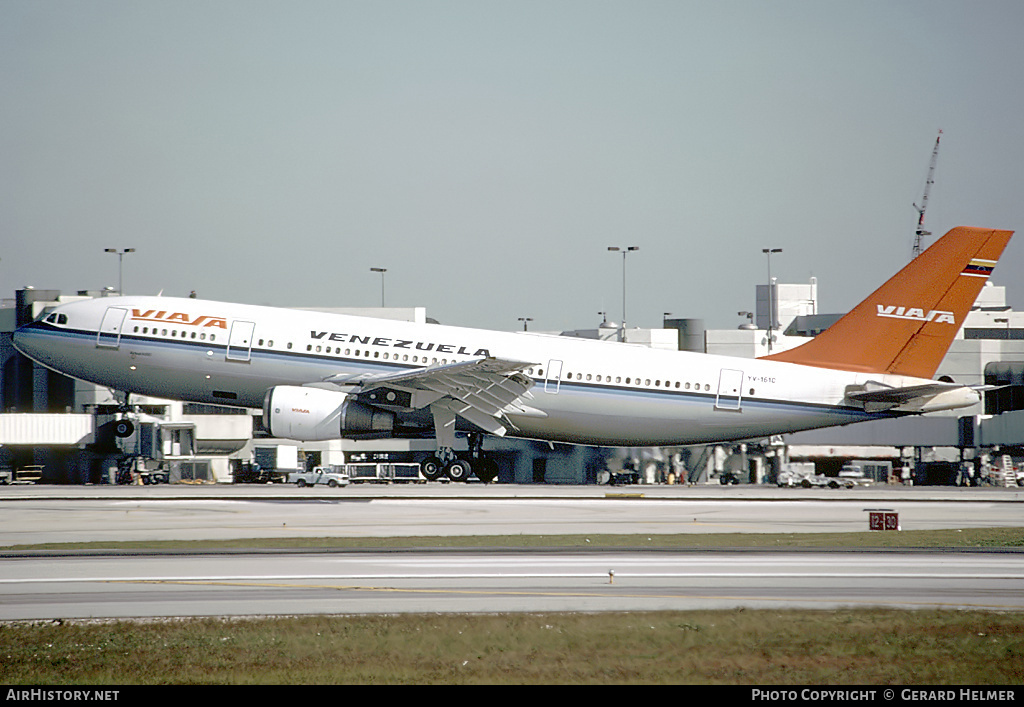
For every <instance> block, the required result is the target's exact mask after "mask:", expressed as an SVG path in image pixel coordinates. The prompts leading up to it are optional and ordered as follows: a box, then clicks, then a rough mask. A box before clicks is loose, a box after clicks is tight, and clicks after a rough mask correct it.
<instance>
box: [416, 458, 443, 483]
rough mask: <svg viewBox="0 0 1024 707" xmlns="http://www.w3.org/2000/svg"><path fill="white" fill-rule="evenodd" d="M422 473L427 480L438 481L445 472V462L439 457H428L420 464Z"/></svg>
mask: <svg viewBox="0 0 1024 707" xmlns="http://www.w3.org/2000/svg"><path fill="white" fill-rule="evenodd" d="M420 473H421V474H423V478H424V479H426V480H427V481H437V480H438V479H440V478H441V474H443V473H444V464H442V463H441V460H440V459H438V458H437V457H428V458H426V459H424V460H423V463H422V464H420Z"/></svg>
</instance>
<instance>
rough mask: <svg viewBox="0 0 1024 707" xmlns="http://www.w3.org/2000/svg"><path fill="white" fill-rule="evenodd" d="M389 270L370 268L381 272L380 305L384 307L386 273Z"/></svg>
mask: <svg viewBox="0 0 1024 707" xmlns="http://www.w3.org/2000/svg"><path fill="white" fill-rule="evenodd" d="M387 271H388V269H387V268H370V272H379V273H380V306H381V309H383V308H384V273H386V272H387Z"/></svg>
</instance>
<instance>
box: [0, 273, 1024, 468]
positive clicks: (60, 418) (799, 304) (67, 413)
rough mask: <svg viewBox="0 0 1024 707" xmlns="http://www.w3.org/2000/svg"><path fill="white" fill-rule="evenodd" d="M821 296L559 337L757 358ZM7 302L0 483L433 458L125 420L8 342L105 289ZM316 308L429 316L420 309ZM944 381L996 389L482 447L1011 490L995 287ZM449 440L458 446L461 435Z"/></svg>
mask: <svg viewBox="0 0 1024 707" xmlns="http://www.w3.org/2000/svg"><path fill="white" fill-rule="evenodd" d="M817 287H818V285H817V282H816V281H815V280H813V279H812V280H811V282H810V283H807V284H782V283H775V282H773V283H772V285H771V286H770V287H769V286H768V285H760V286H758V287H757V290H756V298H755V301H756V306H755V307H754V309H755V311H754V312H751V313H747V312H742V313H740V316H741V318H742V319H743V320H744V321H743V323H742V324H741V325H740V326H739V327H738V328H736V329H728V330H705V329H704V326H703V323H702V322H701V320H699V319H666V320H665V322H664V326H663V328H661V329H627V330H625V331H622V330H620V329H618V328H617V327H616V326H615V325H614V324H610V323H608V322H602V323H601V324H600V325H599V326H597V327H596V328H593V329H579V330H573V331H567V332H554V333H558V334H561V335H563V336H572V337H584V338H590V339H600V340H605V341H607V345H608V346H617V345H619V344H618V341H619V340H625V341H626V342H627V343H632V344H642V345H645V346H652V347H656V348H663V349H673V350H676V349H678V350H687V351H698V352H706V353H712V354H721V355H730V356H736V357H741V358H754V357H758V356H763V355H765V354H767V353H769V352H778V351H782V350H785V349H788V348H792V347H794V346H797V345H799V344H800V343H803V342H805V341H807V338H808V337H809V336H814V335H815V334H817V333H819V332H820V331H822V330H824V329H825V328H827V327H828V326H829V325H830V324H831V323H832V322H834V321H835V320H836V319H837V318H838V316H839V315H829V314H820V313H819V312H818V306H817V301H818V298H817ZM14 294H15V297H14V298H13V299H12V300H5V301H4V302H3V306H2V307H0V375H2V388H0V406H2V413H0V474H3V476H0V481H5V480H10V481H14V480H18V479H19V478H20V479H22V480H32V479H35V478H39V479H40V480H42V481H44V482H49V483H65V484H83V483H94V484H95V483H150V482H161V481H171V482H194V483H217V482H221V483H223V482H232V481H235V482H239V481H245V480H248V481H256V480H267V478H270V476H271V475H274V474H276V477H277V478H281V477H282V476H283V474H285V473H287V472H290V471H297V470H300V469H306V468H311V467H314V466H316V467H325V468H335V469H345V470H346V472H347V473H349V475H350V476H351V477H352V478H354V479H358V480H366V481H391V480H393V481H399V480H406V481H408V480H417V479H419V475H418V473H417V471H416V470H417V465H418V462H419V461H420V460H422V459H423V458H425V457H426V456H428V455H430V454H431V453H432V452H433V450H434V441H433V440H431V439H383V440H381V439H378V440H359V441H355V440H332V441H329V442H313V443H298V442H295V441H292V440H284V439H273V438H271V437H269V436H268V433H267V432H266V430H265V428H264V427H263V424H262V419H261V418H262V411H259V410H249V409H242V408H232V407H228V406H214V405H202V404H195V403H187V402H181V401H171V400H162V399H155V398H145V397H142V396H133V397H132V398H131V401H130V402H131V412H130V414H127V415H126V414H124V412H123V410H124V408H123V407H122V406H123V403H124V398H123V396H120V397H119V395H118V393H117V392H116V391H112V390H109V389H106V388H102V387H99V386H95V385H92V384H89V383H85V382H82V381H78V380H74V379H71V378H68V377H66V376H63V375H61V374H58V373H56V372H54V371H51V370H49V369H47V368H45V367H43V366H40V365H38V364H36V363H34V362H33V361H31V360H29V359H27V358H25V357H24V356H22V355H21V354H20V353H18V352H17V351H16V350H15V349H14V347H13V346H12V344H11V335H12V333H13V331H14V330H15V329H16V328H17V327H18V326H21V325H23V324H26V323H28V322H30V321H33V320H34V319H36V318H38V317H39V316H42V315H45V313H46V312H47V311H48V310H49V309H51V308H52V307H54V306H56V305H57V304H60V303H63V302H68V301H73V300H75V299H82V298H91V297H103V296H109V295H111V294H116V293H115V292H112V291H110V290H106V291H99V292H79V293H77V294H75V295H71V296H69V295H63V294H61V293H60V292H58V291H54V290H41V289H38V290H37V289H33V288H24V289H21V290H18V291H17V292H15V293H14ZM317 309H319V311H334V312H338V313H344V314H355V315H364V316H375V317H388V318H395V319H403V320H407V321H415V322H419V323H425V322H428V321H429V320H428V319H427V317H426V312H425V310H424V309H423V308H422V307H420V308H410V309H386V310H384V309H364V310H350V309H334V310H332V309H325V308H317ZM769 313H771V314H769ZM770 320H773V321H770ZM769 324H771V326H769ZM943 376H948V377H949V378H951V379H952V380H955V381H956V382H958V383H964V384H968V385H989V386H992V389H991V390H988V391H986V392H985V399H984V403H983V404H982V405H979V406H977V409H964V410H957V411H953V412H952V413H947V414H944V415H943V414H935V415H929V416H922V417H913V418H904V419H900V420H886V421H879V422H866V423H859V424H856V425H850V426H848V427H839V428H828V429H824V430H817V431H810V432H801V433H795V434H791V435H781V436H778V437H773V438H771V439H763V440H749V441H747V442H745V443H742V444H731V445H730V444H723V445H710V446H698V447H679V448H617V449H611V448H598V447H585V446H575V445H562V444H548V443H546V442H544V443H540V442H531V441H528V440H515V439H501V438H492V437H488V438H486V441H485V442H484V444H485V447H486V449H487V450H488V452H489V454H490V455H492V456H493V458H495V459H496V460H497V462H498V466H499V473H498V481H499V482H502V483H561V484H593V483H609V482H612V483H666V482H667V483H671V482H678V483H683V482H689V483H776V482H782V481H783V480H784V479H792V478H797V479H799V478H801V475H802V478H805V479H806V478H807V477H808V475H810V476H811V477H815V476H816V477H817V478H831V479H835V478H838V475H839V474H840V473H841V472H843V470H844V469H848V468H850V465H851V462H854V461H855V462H856V463H857V464H860V465H861V467H864V468H870V469H871V470H872V471H871V472H870V475H871V476H874V477H875V478H874V480H875V481H876V482H884V481H898V482H903V483H909V482H911V481H914V482H916V483H938V484H941V483H977V482H978V481H979V480H985V481H988V482H992V479H996V480H997V482H998V483H1006V484H1010V483H1016V475H1015V469H1016V466H1015V462H1019V461H1020V460H1021V459H1024V449H1022V447H1024V412H1020V410H1022V409H1024V312H1014V311H1013V310H1012V309H1011V308H1010V307H1009V306H1007V304H1006V292H1005V288H1004V287H1001V286H997V285H993V284H991V283H989V284H988V285H987V286H986V287H985V288H983V290H982V293H981V295H980V296H979V298H978V300H977V301H976V303H975V306H974V308H973V310H972V312H971V313H970V314H969V315H968V318H967V320H966V322H965V324H964V326H963V327H962V329H961V331H960V332H959V334H958V335H957V338H956V340H955V341H954V342H953V345H952V347H951V348H950V350H949V352H948V354H947V356H946V358H945V359H944V360H943V362H942V364H941V366H940V367H939V370H938V372H937V374H936V377H943ZM459 444H462V445H463V448H464V447H465V440H464V439H460V441H459ZM457 451H459V450H458V448H457ZM796 472H799V473H796ZM815 472H816V474H815ZM794 473H796V475H795V476H794Z"/></svg>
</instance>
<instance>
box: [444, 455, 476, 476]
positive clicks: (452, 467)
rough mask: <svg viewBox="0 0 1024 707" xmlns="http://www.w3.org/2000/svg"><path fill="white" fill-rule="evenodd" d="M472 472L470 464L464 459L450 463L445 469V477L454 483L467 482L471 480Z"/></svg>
mask: <svg viewBox="0 0 1024 707" xmlns="http://www.w3.org/2000/svg"><path fill="white" fill-rule="evenodd" d="M472 471H473V470H472V468H471V467H470V465H469V462H467V461H465V460H463V459H456V460H454V461H452V462H449V464H448V466H446V467H445V468H444V473H445V475H446V476H447V477H448V478H449V479H451V480H452V481H465V480H466V479H468V478H469V475H470V474H471V473H472Z"/></svg>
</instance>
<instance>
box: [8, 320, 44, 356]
mask: <svg viewBox="0 0 1024 707" xmlns="http://www.w3.org/2000/svg"><path fill="white" fill-rule="evenodd" d="M11 342H12V343H13V344H14V348H15V349H17V350H18V351H19V352H20V353H22V354H24V355H25V356H28V357H29V358H31V359H34V360H38V358H39V353H40V350H39V343H40V335H39V328H38V326H37V323H36V322H32V323H31V324H25V325H24V326H20V327H18V328H17V329H15V330H14V333H13V334H12V335H11Z"/></svg>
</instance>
